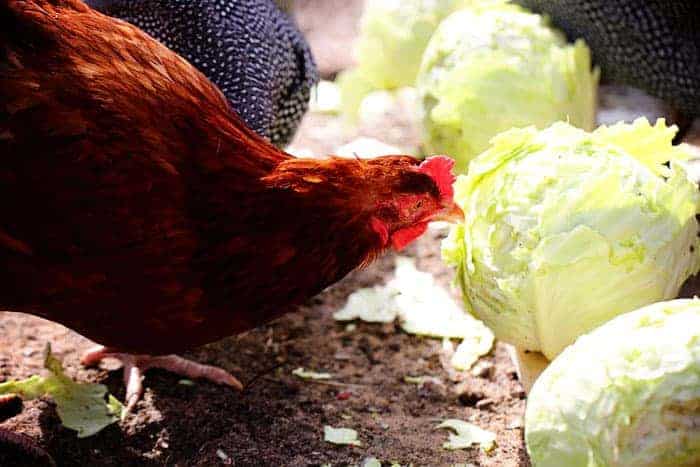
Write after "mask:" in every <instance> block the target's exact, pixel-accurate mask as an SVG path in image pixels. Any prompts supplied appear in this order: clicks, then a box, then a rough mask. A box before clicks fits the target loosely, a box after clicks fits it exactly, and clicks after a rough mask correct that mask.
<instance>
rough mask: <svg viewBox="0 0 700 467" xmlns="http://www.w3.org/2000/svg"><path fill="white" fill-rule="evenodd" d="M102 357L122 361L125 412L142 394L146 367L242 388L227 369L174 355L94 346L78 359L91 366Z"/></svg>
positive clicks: (131, 407) (130, 409) (128, 410)
mask: <svg viewBox="0 0 700 467" xmlns="http://www.w3.org/2000/svg"><path fill="white" fill-rule="evenodd" d="M104 358H115V359H117V360H120V361H121V362H122V364H123V365H124V384H125V386H126V412H127V413H129V412H131V411H132V409H133V408H134V407H135V406H136V403H137V402H138V401H139V399H141V396H142V395H143V383H142V381H143V374H144V373H145V372H146V370H148V369H150V368H159V369H161V370H167V371H170V372H172V373H176V374H178V375H181V376H184V377H186V378H192V379H197V378H201V379H206V380H209V381H211V382H213V383H216V384H222V385H225V386H231V387H233V388H235V389H238V390H239V391H241V390H243V385H242V384H241V382H240V381H238V379H236V377H234V376H233V375H232V374H231V373H229V372H228V371H226V370H224V369H222V368H218V367H215V366H211V365H203V364H201V363H197V362H193V361H191V360H187V359H186V358H182V357H180V356H178V355H159V356H151V355H132V354H127V353H122V352H115V351H113V350H112V349H109V348H107V347H103V346H98V347H95V348H93V349H91V350H89V351H88V352H87V353H85V354H84V355H83V357H82V358H81V359H80V362H81V363H82V364H83V365H85V366H94V365H96V364H98V363H99V362H100V361H102V359H104Z"/></svg>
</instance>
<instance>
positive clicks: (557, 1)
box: [515, 0, 700, 117]
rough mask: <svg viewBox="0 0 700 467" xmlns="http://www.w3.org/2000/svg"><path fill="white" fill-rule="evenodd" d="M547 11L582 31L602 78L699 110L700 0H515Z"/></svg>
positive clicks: (572, 34)
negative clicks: (600, 70)
mask: <svg viewBox="0 0 700 467" xmlns="http://www.w3.org/2000/svg"><path fill="white" fill-rule="evenodd" d="M515 3H519V4H520V5H522V6H524V7H526V8H529V9H531V10H533V11H535V12H537V13H546V14H547V15H549V16H550V17H551V18H552V22H553V23H554V24H555V25H556V26H557V27H559V28H561V29H562V30H563V31H564V32H566V34H567V35H568V37H569V38H570V39H575V38H579V37H582V38H584V39H585V40H586V42H588V44H589V45H590V47H591V50H592V51H593V57H594V60H595V62H596V63H597V64H598V65H600V67H601V69H602V72H603V78H604V79H606V80H607V81H612V82H616V83H619V84H625V85H631V86H635V87H638V88H640V89H643V90H645V91H646V92H648V93H650V94H652V95H654V96H656V97H659V98H661V99H664V100H666V101H668V102H669V103H671V104H672V105H673V106H674V107H676V109H678V110H680V111H681V112H682V113H683V114H685V115H686V116H689V117H690V116H698V115H700V27H699V25H700V2H697V1H695V0H685V1H679V0H670V1H669V0H615V1H610V0H515Z"/></svg>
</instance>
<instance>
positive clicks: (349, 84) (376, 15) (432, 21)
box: [338, 0, 504, 121]
mask: <svg viewBox="0 0 700 467" xmlns="http://www.w3.org/2000/svg"><path fill="white" fill-rule="evenodd" d="M503 1H504V0H367V1H366V2H365V10H364V12H363V14H362V18H361V19H360V34H359V37H358V39H357V41H356V43H355V55H356V57H355V58H356V61H357V66H356V67H355V68H352V69H349V70H346V71H344V72H342V73H341V74H340V75H339V77H338V85H339V87H340V93H341V100H342V112H343V114H344V115H345V116H346V117H347V118H348V119H349V120H351V121H354V120H355V119H356V117H357V112H358V109H359V108H360V104H361V102H362V99H363V98H364V97H365V96H366V95H367V94H369V93H370V92H372V91H374V90H396V89H399V88H402V87H406V86H415V82H416V75H417V74H418V68H419V67H420V63H421V59H422V57H423V52H424V51H425V47H426V46H427V45H428V41H429V40H430V37H431V36H432V35H433V32H434V31H435V29H436V28H437V27H438V25H439V24H440V22H441V21H442V20H443V19H444V18H446V17H447V16H448V15H450V13H453V12H454V11H457V10H458V9H460V8H462V7H464V6H466V5H470V4H472V3H475V2H486V3H493V2H499V3H500V2H503Z"/></svg>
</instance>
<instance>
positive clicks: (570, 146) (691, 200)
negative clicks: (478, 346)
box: [442, 119, 700, 360]
mask: <svg viewBox="0 0 700 467" xmlns="http://www.w3.org/2000/svg"><path fill="white" fill-rule="evenodd" d="M675 132H676V129H675V128H674V127H670V128H669V127H667V126H666V125H665V123H664V122H663V120H659V121H658V122H657V123H656V124H655V125H654V126H651V125H650V124H649V122H648V121H647V120H645V119H639V120H637V121H635V122H634V123H633V124H624V123H620V124H617V125H614V126H611V127H601V128H599V129H597V130H595V131H594V132H592V133H588V132H585V131H583V130H580V129H577V128H574V127H573V126H570V125H568V124H566V123H556V124H554V125H552V126H551V127H549V128H547V129H545V130H542V131H538V130H536V129H535V128H534V127H529V128H525V129H514V130H510V131H507V132H505V133H502V134H500V135H498V136H497V137H495V138H494V139H493V140H492V142H491V147H490V148H489V149H488V150H487V151H486V152H484V153H482V154H481V155H480V156H479V157H477V158H476V159H474V160H473V161H472V163H471V165H470V168H469V173H468V175H466V176H460V177H459V178H458V180H457V182H456V185H455V200H456V201H457V203H458V204H459V205H460V207H461V208H462V209H463V210H464V213H465V219H464V223H463V224H459V225H457V226H456V227H455V228H453V230H452V232H451V233H450V235H449V237H448V238H447V239H446V240H445V241H444V243H443V252H442V253H443V258H444V260H445V261H446V262H447V263H448V264H450V265H452V266H454V267H455V268H456V270H457V282H458V283H459V284H460V286H461V288H462V291H463V296H464V302H465V305H466V306H467V308H468V309H469V310H470V311H471V312H473V313H474V314H475V315H476V316H477V317H479V318H480V319H482V320H483V321H484V322H485V323H486V324H487V325H488V326H489V327H490V328H491V329H493V331H494V333H495V335H496V337H498V338H499V339H501V340H503V341H506V342H509V343H511V344H514V345H515V346H516V347H518V348H520V349H523V350H532V351H540V352H542V353H543V354H544V355H545V356H546V357H547V358H548V359H550V360H551V359H553V358H554V357H555V356H556V355H557V354H559V353H560V352H561V351H562V350H563V349H564V347H566V346H567V345H569V344H571V343H572V342H573V341H574V340H575V339H576V338H577V337H578V336H579V335H581V334H583V333H585V332H587V331H590V330H591V329H593V328H595V327H596V326H598V325H600V324H602V323H604V322H606V321H608V320H609V319H611V318H612V317H614V316H616V315H618V314H621V313H624V312H627V311H630V310H634V309H636V308H639V307H641V306H643V305H647V304H649V303H653V302H657V301H660V300H664V299H669V298H673V297H675V296H676V295H677V294H678V291H679V289H680V287H681V285H682V284H683V282H684V281H685V280H686V279H687V278H688V277H689V276H690V275H693V274H695V273H697V272H698V270H699V269H700V242H699V240H700V238H698V221H697V220H696V217H695V216H696V214H698V212H699V209H700V193H699V192H698V186H697V185H696V184H695V183H693V182H691V181H690V180H689V178H688V176H687V173H686V171H685V170H684V168H683V165H682V162H681V161H683V160H685V159H687V158H688V157H689V154H688V152H687V148H686V147H685V146H683V145H680V146H673V145H672V143H671V141H672V139H673V136H674V134H675Z"/></svg>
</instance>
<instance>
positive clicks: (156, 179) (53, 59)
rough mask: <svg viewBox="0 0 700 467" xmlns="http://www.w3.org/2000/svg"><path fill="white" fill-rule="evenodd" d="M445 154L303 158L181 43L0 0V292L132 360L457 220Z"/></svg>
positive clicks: (189, 369)
mask: <svg viewBox="0 0 700 467" xmlns="http://www.w3.org/2000/svg"><path fill="white" fill-rule="evenodd" d="M451 168H452V161H451V159H449V158H446V157H442V156H437V157H433V158H429V159H427V160H426V161H425V162H423V163H419V162H418V161H416V160H415V159H413V158H411V157H407V156H390V157H382V158H377V159H374V160H369V161H364V160H359V159H352V160H347V159H341V158H334V157H331V158H327V159H319V160H312V159H296V158H293V157H291V156H290V155H288V154H285V153H284V152H281V151H280V150H278V149H276V148H275V147H274V146H272V145H270V144H269V143H268V142H266V141H265V140H263V139H262V138H260V137H258V136H257V135H256V134H255V133H253V132H252V131H251V130H249V129H248V128H246V127H245V125H243V124H242V123H241V120H240V119H239V118H238V117H237V116H236V114H235V113H234V112H233V111H232V110H231V109H230V108H229V106H228V104H227V101H226V99H225V98H224V97H223V95H222V94H221V92H220V91H219V90H218V89H217V88H216V87H215V86H214V85H212V84H211V83H210V82H209V81H208V80H207V79H206V78H205V77H204V76H203V75H202V74H200V73H199V72H198V71H196V70H195V68H193V67H192V66H190V65H189V64H188V63H187V62H186V61H185V60H183V59H182V58H180V57H179V56H177V55H175V54H174V53H173V52H171V51H169V50H168V49H166V48H165V47H164V46H162V45H160V44H159V43H158V42H156V41H155V40H153V39H151V38H150V37H149V36H147V35H146V34H144V33H143V32H141V31H139V30H138V29H136V28H134V27H132V26H130V25H128V24H127V23H124V22H121V21H118V20H115V19H111V18H108V17H106V16H103V15H101V14H98V13H96V12H95V11H93V10H91V9H90V8H88V7H87V6H85V5H84V4H83V3H82V2H80V1H78V0H27V1H20V0H0V265H1V267H0V309H5V310H14V311H20V312H25V313H31V314H35V315H38V316H42V317H44V318H47V319H49V320H52V321H56V322H59V323H61V324H64V325H66V326H68V327H70V328H72V329H74V330H76V331H77V332H79V333H81V334H83V335H85V336H87V337H88V338H90V339H92V340H94V341H96V342H98V343H100V344H102V345H103V346H104V347H100V348H98V349H95V350H94V351H91V352H90V353H88V354H87V355H86V356H85V358H84V359H83V362H84V363H86V364H91V363H96V362H98V361H99V360H101V359H102V358H104V357H106V356H116V357H118V358H120V359H121V360H122V361H123V363H124V367H125V377H126V384H127V405H128V407H129V408H131V407H133V406H134V404H135V403H136V401H137V400H138V398H139V396H140V394H141V392H142V387H141V379H142V371H143V370H145V369H146V368H151V367H158V368H164V369H167V370H170V371H174V372H178V373H180V374H183V375H185V376H188V377H193V378H195V377H203V378H208V379H210V380H213V381H215V382H218V383H222V384H228V385H230V386H234V387H240V383H239V382H238V380H236V378H234V377H233V376H231V375H230V374H229V373H227V372H225V371H223V370H221V369H218V368H214V367H211V366H206V365H202V364H198V363H194V362H191V361H187V360H184V359H182V358H180V357H177V356H174V355H169V354H171V353H172V352H179V351H183V350H186V349H189V348H191V347H194V346H198V345H202V344H206V343H208V342H212V341H215V340H218V339H220V338H223V337H225V336H228V335H232V334H235V333H239V332H242V331H245V330H248V329H251V328H253V327H255V326H257V325H259V324H261V323H263V322H265V321H268V320H270V319H273V318H275V317H277V316H279V315H281V314H282V313H284V312H287V311H289V310H292V309H293V308H294V306H295V305H298V304H300V303H301V302H303V301H304V300H306V299H308V298H309V297H311V296H313V295H315V294H317V293H319V292H320V291H321V290H323V289H324V288H325V287H327V286H328V285H330V284H333V283H334V282H336V281H338V280H339V279H341V278H342V277H343V276H345V275H346V274H348V273H349V272H350V271H352V270H353V269H355V268H357V267H358V266H362V265H365V264H367V263H369V262H370V261H372V259H373V258H375V257H376V256H377V255H378V254H380V253H381V252H382V251H384V250H385V249H387V248H389V247H391V246H393V247H395V248H396V249H401V248H403V247H404V246H406V245H407V244H408V243H410V242H411V241H412V240H414V239H415V238H417V237H418V236H420V235H421V234H422V233H423V232H424V231H425V230H426V227H427V223H428V222H429V221H432V220H439V219H447V220H449V219H452V218H459V217H460V215H461V212H460V210H459V208H457V207H456V206H455V204H454V203H453V200H452V183H453V181H454V177H453V176H452V174H451Z"/></svg>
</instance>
